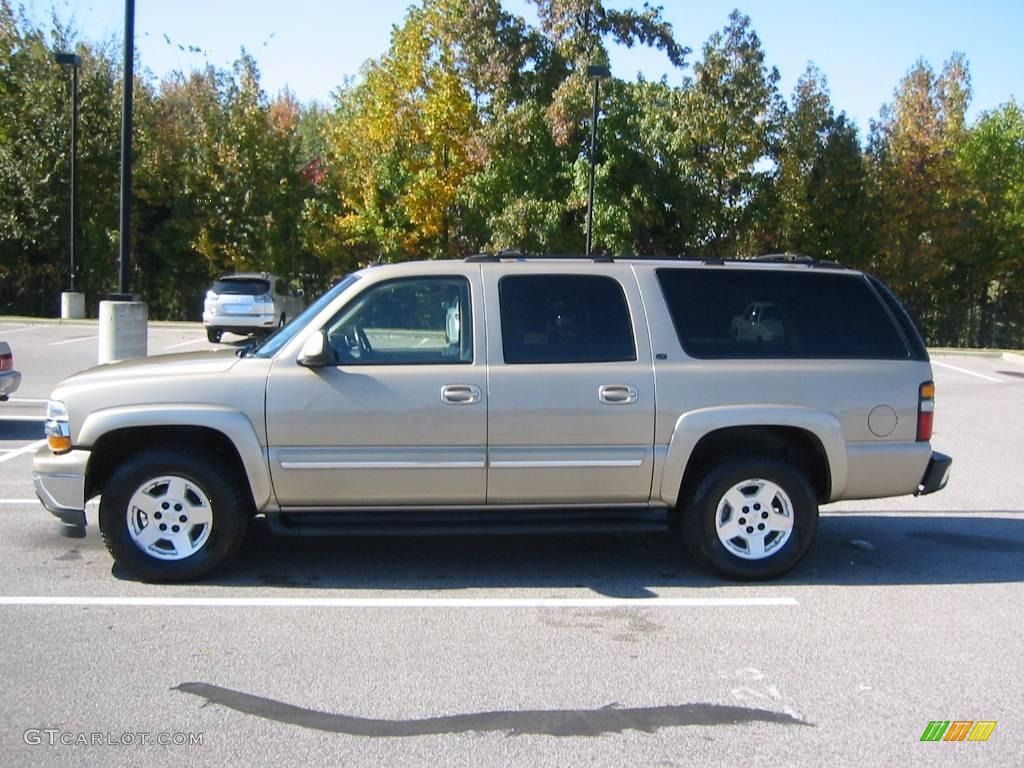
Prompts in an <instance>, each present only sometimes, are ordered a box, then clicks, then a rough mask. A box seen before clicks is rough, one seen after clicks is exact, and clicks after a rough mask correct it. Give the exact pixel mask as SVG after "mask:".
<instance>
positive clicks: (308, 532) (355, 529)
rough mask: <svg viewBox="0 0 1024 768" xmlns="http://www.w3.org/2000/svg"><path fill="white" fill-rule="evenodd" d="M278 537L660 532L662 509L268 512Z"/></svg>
mask: <svg viewBox="0 0 1024 768" xmlns="http://www.w3.org/2000/svg"><path fill="white" fill-rule="evenodd" d="M266 517H267V524H268V525H269V527H270V530H271V532H273V533H275V534H277V535H279V536H470V535H479V534H545V533H547V534H553V533H622V532H632V533H636V532H644V531H665V530H668V527H669V510H667V509H642V510H637V509H626V510H623V509H608V510H592V509H588V510H578V511H565V510H551V511H545V510H535V509H531V510H516V511H509V510H502V511H500V512H499V511H486V510H485V511H472V512H446V513H434V512H422V511H421V512H393V511H389V512H378V513H367V512H362V511H361V512H338V511H330V512H268V513H267V515H266Z"/></svg>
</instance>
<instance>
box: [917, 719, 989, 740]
mask: <svg viewBox="0 0 1024 768" xmlns="http://www.w3.org/2000/svg"><path fill="white" fill-rule="evenodd" d="M996 722H997V721H995V720H953V721H952V722H950V721H949V720H931V721H929V722H928V727H927V728H925V729H924V733H922V734H921V741H988V737H989V736H991V735H992V731H994V730H995V727H996Z"/></svg>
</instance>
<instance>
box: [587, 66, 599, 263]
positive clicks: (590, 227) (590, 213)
mask: <svg viewBox="0 0 1024 768" xmlns="http://www.w3.org/2000/svg"><path fill="white" fill-rule="evenodd" d="M599 82H601V81H600V80H598V79H597V78H596V77H595V78H594V116H593V117H592V118H591V120H590V192H589V194H588V196H587V256H589V255H590V248H591V245H592V243H593V239H594V163H595V161H596V154H595V153H596V147H597V88H598V85H597V84H598V83H599Z"/></svg>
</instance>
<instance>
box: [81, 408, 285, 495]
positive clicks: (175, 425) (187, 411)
mask: <svg viewBox="0 0 1024 768" xmlns="http://www.w3.org/2000/svg"><path fill="white" fill-rule="evenodd" d="M77 443H78V444H79V445H81V446H82V447H88V448H89V451H90V456H89V463H88V466H87V470H86V498H90V497H92V496H95V495H97V494H99V493H102V491H103V486H104V484H105V483H106V481H107V479H108V478H109V477H110V474H111V473H112V472H113V471H114V469H115V468H116V467H117V465H118V464H119V463H120V461H122V460H123V459H124V458H125V457H127V456H129V455H131V454H133V453H136V452H138V451H141V450H144V449H146V448H152V447H155V446H170V445H180V446H184V447H186V448H192V449H195V448H203V449H205V450H207V451H210V452H212V453H214V454H215V455H217V456H220V457H222V458H223V459H224V461H225V463H226V464H227V466H228V467H229V468H230V469H231V470H232V471H234V472H236V473H237V474H238V476H239V477H240V478H244V479H245V481H246V483H245V485H246V486H247V487H248V489H249V492H250V494H251V496H252V503H253V505H254V507H255V509H256V510H262V509H264V508H266V507H267V506H268V505H269V504H270V503H271V501H272V498H273V490H272V486H271V482H270V473H269V470H268V467H267V463H266V460H265V455H264V450H263V448H262V446H261V445H260V441H259V438H258V437H257V435H256V431H255V429H253V426H252V424H251V422H250V421H249V419H248V418H247V417H246V416H245V415H243V414H241V413H239V412H237V411H230V410H228V409H218V408H211V407H196V406H186V407H176V406H158V405H152V406H145V407H144V408H137V407H136V408H124V409H112V410H108V411H100V412H97V413H94V414H90V415H89V417H87V418H86V421H85V423H84V424H83V425H82V429H81V431H80V432H79V436H78V440H77Z"/></svg>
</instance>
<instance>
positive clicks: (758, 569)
mask: <svg viewBox="0 0 1024 768" xmlns="http://www.w3.org/2000/svg"><path fill="white" fill-rule="evenodd" d="M817 527H818V504H817V501H816V498H815V495H814V491H813V490H812V489H811V486H810V484H809V483H808V482H807V479H806V477H805V476H804V474H803V473H802V472H801V471H800V470H798V469H796V468H795V467H793V466H791V465H789V464H786V463H783V462H780V461H778V460H775V459H771V458H768V457H762V456H746V457H744V456H739V457H733V458H730V459H727V460H725V461H723V462H721V463H719V464H716V465H714V466H713V467H712V468H711V469H710V471H708V473H707V474H706V475H705V476H704V478H703V480H702V481H701V482H700V484H699V485H698V486H697V488H696V490H695V491H694V492H693V494H692V495H691V496H690V498H689V501H688V503H687V504H686V506H685V507H684V509H683V512H682V534H683V537H684V540H685V542H686V545H687V547H688V548H689V550H690V552H691V553H692V554H693V555H695V556H696V557H698V558H700V559H702V560H705V561H707V562H708V563H709V564H710V565H711V567H712V568H714V569H715V570H716V571H718V572H719V573H721V574H723V575H725V576H728V577H729V578H733V579H741V580H759V579H770V578H774V577H776V576H780V575H782V574H783V573H786V572H787V571H789V570H790V569H791V568H793V567H794V566H795V565H796V564H797V563H799V562H800V560H801V559H802V558H803V556H804V555H805V554H806V552H807V549H808V548H809V547H810V545H811V542H812V541H813V539H814V534H815V531H816V530H817Z"/></svg>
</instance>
